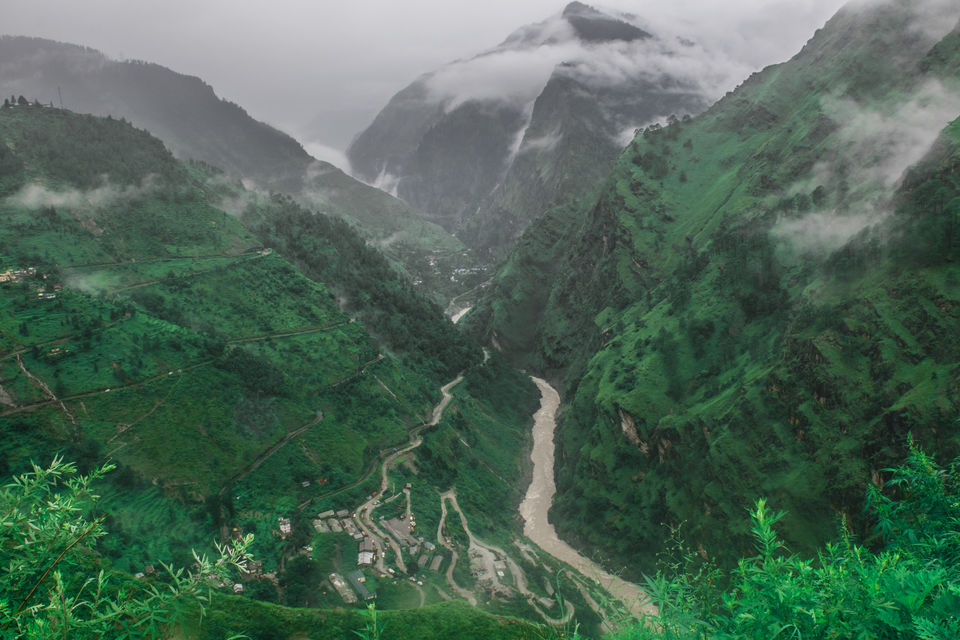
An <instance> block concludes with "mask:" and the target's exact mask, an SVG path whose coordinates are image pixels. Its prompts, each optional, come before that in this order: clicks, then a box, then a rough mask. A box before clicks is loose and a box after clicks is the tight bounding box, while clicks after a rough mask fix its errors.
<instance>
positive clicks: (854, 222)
mask: <svg viewBox="0 0 960 640" xmlns="http://www.w3.org/2000/svg"><path fill="white" fill-rule="evenodd" d="M822 105H823V111H824V113H825V114H826V115H827V116H828V117H830V119H831V120H833V121H834V122H835V123H837V124H838V125H839V129H838V130H837V132H836V133H835V138H836V144H834V145H833V148H834V149H836V150H837V155H836V156H835V157H832V158H830V159H825V160H822V161H820V162H818V163H817V164H816V165H815V166H814V167H813V170H812V171H811V174H810V176H808V177H807V178H806V179H804V180H799V181H797V183H796V184H794V185H793V186H792V187H791V189H789V190H788V193H791V194H793V193H800V192H809V191H810V190H812V189H814V188H816V187H817V186H819V185H833V186H834V187H836V184H837V182H838V181H839V180H841V179H843V180H845V181H846V183H847V185H848V187H849V189H850V196H848V199H850V200H852V201H855V202H859V203H866V204H861V205H860V208H859V209H858V210H857V211H853V212H838V211H835V210H830V211H818V212H814V213H810V214H807V215H805V216H803V217H801V218H799V219H789V220H782V221H781V222H780V223H778V224H777V225H776V226H775V227H774V228H773V230H772V232H771V233H772V235H773V237H775V238H777V239H779V240H782V241H784V242H786V243H787V244H788V246H789V247H790V248H792V249H793V250H794V251H796V252H798V253H800V254H810V253H814V254H829V253H831V252H833V251H835V250H837V249H839V248H841V247H842V246H843V245H844V244H846V243H847V242H848V241H849V240H850V239H851V238H853V237H854V236H855V235H857V234H858V233H860V232H861V231H863V230H864V229H867V228H869V227H873V228H875V229H876V230H882V229H883V223H884V222H885V221H886V220H887V218H888V217H889V216H890V214H891V212H892V210H893V208H892V204H891V199H892V197H893V195H894V193H895V191H896V189H897V188H898V187H899V186H900V184H901V183H902V181H903V178H904V176H905V174H906V171H907V169H909V168H910V167H912V166H914V165H915V164H917V163H918V162H919V161H920V160H922V159H923V158H924V156H925V155H926V154H927V153H929V151H930V149H931V148H932V146H933V144H934V142H935V141H936V140H937V138H938V136H939V135H940V133H941V131H942V130H943V129H944V128H945V127H946V126H947V125H948V124H950V122H952V121H953V120H954V119H956V118H957V117H960V93H958V92H957V91H955V90H951V89H948V88H947V87H945V86H944V85H943V84H942V83H941V82H939V81H937V80H929V81H927V82H925V83H924V84H922V85H921V86H919V87H918V88H917V89H915V90H914V91H913V93H912V95H911V96H910V97H909V98H906V99H903V100H901V101H899V102H894V103H892V104H879V105H870V106H865V105H861V104H859V103H858V102H856V101H854V100H852V99H850V98H837V97H827V98H825V99H824V100H823V101H822Z"/></svg>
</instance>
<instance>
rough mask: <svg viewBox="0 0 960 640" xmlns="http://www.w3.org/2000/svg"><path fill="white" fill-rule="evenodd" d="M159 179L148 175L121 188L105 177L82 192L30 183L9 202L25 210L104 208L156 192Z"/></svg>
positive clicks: (8, 201) (7, 200)
mask: <svg viewBox="0 0 960 640" xmlns="http://www.w3.org/2000/svg"><path fill="white" fill-rule="evenodd" d="M155 188H156V178H155V177H154V176H147V177H146V178H144V179H143V181H142V182H141V183H140V184H139V185H138V186H126V187H118V186H115V185H112V184H110V182H109V180H108V179H107V177H106V176H104V179H103V184H102V185H100V186H99V187H95V188H93V189H89V190H87V191H81V190H79V189H51V188H50V187H48V186H46V185H44V184H40V183H30V184H28V185H26V186H25V187H23V188H22V189H20V191H18V192H17V193H15V194H13V195H11V196H8V197H7V198H6V202H7V203H8V204H11V205H14V206H18V207H23V208H25V209H41V208H44V207H54V208H68V209H101V208H103V207H108V206H110V205H113V204H116V203H117V202H122V201H126V200H133V199H135V198H140V197H143V196H144V195H147V194H148V193H150V192H152V191H154V190H155Z"/></svg>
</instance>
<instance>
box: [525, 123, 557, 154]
mask: <svg viewBox="0 0 960 640" xmlns="http://www.w3.org/2000/svg"><path fill="white" fill-rule="evenodd" d="M561 140H563V133H562V132H561V131H560V127H556V128H555V129H554V130H553V131H551V132H550V133H548V134H547V135H544V136H540V137H537V138H526V139H524V141H523V144H522V145H521V146H520V153H543V152H547V151H552V150H553V149H555V148H556V146H557V145H558V144H560V141H561Z"/></svg>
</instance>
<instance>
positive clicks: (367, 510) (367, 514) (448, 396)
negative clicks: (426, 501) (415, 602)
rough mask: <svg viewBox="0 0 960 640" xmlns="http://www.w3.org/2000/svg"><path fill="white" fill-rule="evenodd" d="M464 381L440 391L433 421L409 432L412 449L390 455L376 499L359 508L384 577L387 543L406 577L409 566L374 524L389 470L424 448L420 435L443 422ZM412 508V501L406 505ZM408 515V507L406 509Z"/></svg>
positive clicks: (453, 382)
mask: <svg viewBox="0 0 960 640" xmlns="http://www.w3.org/2000/svg"><path fill="white" fill-rule="evenodd" d="M462 381H463V375H459V376H457V377H456V378H455V379H454V380H451V381H450V382H448V383H447V384H445V385H443V386H442V387H440V393H441V394H442V395H443V398H442V399H441V400H440V402H439V403H438V404H437V406H435V407H434V408H433V414H432V415H431V416H430V421H429V422H426V423H424V424H423V425H421V426H419V427H417V428H416V429H414V430H413V431H411V432H410V438H411V442H410V444H409V445H407V446H406V447H404V448H403V449H399V450H397V451H395V452H393V453H391V454H390V455H388V456H387V457H386V458H384V460H383V465H382V466H381V467H380V490H379V491H378V492H377V493H376V494H375V495H373V496H371V497H370V498H369V499H368V500H367V501H366V502H364V503H363V504H362V505H360V506H359V507H357V509H356V516H355V518H354V519H355V520H356V522H357V524H358V525H359V526H360V528H361V529H363V530H364V531H366V533H367V535H368V536H371V537H372V538H373V540H374V542H375V543H376V544H377V546H378V553H377V569H378V570H379V571H380V572H381V573H385V571H386V569H385V568H384V565H383V548H382V546H381V545H382V544H383V543H384V542H385V543H386V544H387V545H389V546H390V548H392V549H393V553H394V555H395V556H396V565H397V569H399V570H400V571H402V572H403V573H406V572H407V566H406V564H405V563H404V562H403V554H402V553H401V550H400V545H399V544H398V543H397V541H396V540H394V538H393V536H390V535H387V534H385V533H384V532H382V531H381V530H380V529H379V528H378V527H377V525H376V524H374V521H373V511H374V509H376V508H377V506H378V505H379V503H380V498H381V497H382V496H383V495H384V493H385V492H386V490H387V487H388V486H390V480H389V474H390V467H392V466H393V464H394V463H395V462H396V460H397V458H399V457H400V456H402V455H404V454H405V453H408V452H410V451H413V450H414V449H416V448H417V447H419V446H420V445H421V444H423V437H422V436H421V435H420V433H421V432H422V431H423V430H424V429H426V428H428V427H433V426H436V425H437V423H439V422H440V419H441V418H443V412H444V410H446V408H447V406H448V405H449V404H450V401H451V400H453V394H452V393H450V390H451V389H453V388H454V387H455V386H457V385H458V384H460V383H461V382H462ZM407 504H408V505H409V501H408V503H407ZM407 508H408V511H409V506H408V507H407Z"/></svg>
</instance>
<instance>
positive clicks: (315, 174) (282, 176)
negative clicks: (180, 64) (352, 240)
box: [0, 36, 464, 280]
mask: <svg viewBox="0 0 960 640" xmlns="http://www.w3.org/2000/svg"><path fill="white" fill-rule="evenodd" d="M0 95H2V96H9V95H13V96H17V97H19V96H20V95H24V96H27V97H28V98H29V99H37V100H39V101H40V102H42V103H44V104H49V103H52V104H54V105H56V106H59V105H60V96H61V95H62V98H63V106H64V107H65V108H68V109H70V110H72V111H76V112H79V113H89V114H94V115H100V116H108V115H109V116H112V117H113V118H122V119H126V120H128V121H130V122H131V123H133V124H134V125H135V126H137V127H141V128H144V129H146V130H148V131H150V132H151V133H152V134H154V135H155V136H157V137H158V138H160V139H161V140H163V142H164V143H165V144H166V145H167V146H168V147H169V148H170V150H171V151H173V153H174V155H176V156H177V157H179V158H183V159H194V160H201V161H203V162H206V163H208V164H210V165H213V166H215V167H218V168H220V169H223V170H224V171H226V172H227V174H228V175H231V176H234V177H237V178H243V179H246V180H247V181H248V184H251V183H252V186H256V187H258V188H261V189H269V190H274V191H281V192H285V193H289V194H291V195H293V196H296V197H297V198H298V199H299V200H300V201H301V202H302V203H304V204H307V205H308V206H310V207H312V208H316V209H319V210H321V211H324V212H327V213H331V214H334V215H338V216H340V217H343V218H346V219H347V220H348V221H350V222H351V223H353V224H355V225H356V226H357V227H358V228H359V229H360V230H361V232H362V233H363V235H364V236H365V237H367V238H368V239H369V240H371V241H374V242H378V243H380V246H381V248H383V249H384V250H385V252H386V253H387V254H388V255H389V256H390V257H391V258H392V259H394V260H395V261H396V262H397V263H399V264H402V265H403V266H404V268H406V269H407V270H408V271H409V272H410V273H411V276H412V277H413V278H420V279H424V278H427V277H429V275H430V274H429V273H427V272H426V271H424V269H422V268H421V267H420V266H419V265H420V264H421V263H423V262H424V260H425V258H424V256H425V255H427V254H431V253H440V254H444V255H460V254H461V253H462V251H463V250H464V246H463V245H462V244H461V243H460V242H459V241H457V240H456V239H454V238H452V237H450V235H449V234H448V233H446V232H445V231H443V230H442V229H440V228H438V227H436V226H434V225H431V224H429V223H426V222H424V221H423V220H422V219H421V218H419V217H418V216H416V215H414V214H413V213H412V212H411V211H410V209H409V207H407V206H406V205H405V204H404V203H402V202H400V201H399V200H397V199H396V198H393V197H391V196H389V195H388V194H386V193H383V192H381V191H379V190H378V189H375V188H373V187H370V186H368V185H366V184H363V183H362V182H360V181H358V180H355V179H353V178H351V177H350V176H348V175H346V174H345V173H344V172H343V171H341V170H340V169H338V168H337V167H334V166H333V165H331V164H329V163H326V162H322V161H318V160H315V159H314V158H312V157H311V156H310V155H309V154H307V152H306V151H304V149H303V147H302V146H301V145H300V143H299V142H297V141H296V140H294V139H293V138H291V137H290V136H288V135H287V134H285V133H283V132H281V131H278V130H277V129H275V128H273V127H271V126H269V125H267V124H264V123H262V122H258V121H257V120H254V119H253V118H251V117H250V116H249V115H248V114H247V112H246V111H244V110H243V109H242V108H241V107H239V106H238V105H235V104H233V103H231V102H228V101H226V100H222V99H220V98H218V97H217V96H216V94H215V93H214V91H213V88H212V87H210V86H209V85H208V84H206V83H204V82H203V81H202V80H200V79H199V78H196V77H193V76H186V75H183V74H180V73H176V72H175V71H171V70H170V69H167V68H165V67H162V66H160V65H156V64H151V63H148V62H139V61H125V62H120V61H116V60H111V59H109V58H107V57H106V56H105V55H103V54H102V53H100V52H99V51H96V50H94V49H90V48H86V47H81V46H77V45H72V44H65V43H60V42H54V41H51V40H44V39H41V38H26V37H12V36H3V37H0ZM457 266H460V265H457ZM445 279H446V280H449V274H448V275H447V278H445Z"/></svg>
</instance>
